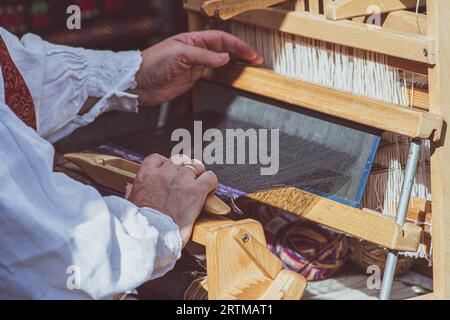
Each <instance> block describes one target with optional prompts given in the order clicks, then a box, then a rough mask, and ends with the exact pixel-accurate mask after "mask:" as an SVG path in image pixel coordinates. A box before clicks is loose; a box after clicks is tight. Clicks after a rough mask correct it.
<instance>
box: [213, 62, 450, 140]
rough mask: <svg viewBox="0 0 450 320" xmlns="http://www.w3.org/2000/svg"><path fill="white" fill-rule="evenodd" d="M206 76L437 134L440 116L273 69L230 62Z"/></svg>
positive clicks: (399, 128) (385, 126) (350, 116)
mask: <svg viewBox="0 0 450 320" xmlns="http://www.w3.org/2000/svg"><path fill="white" fill-rule="evenodd" d="M205 78H206V79H208V80H211V81H214V82H217V83H219V84H222V85H227V86H231V87H233V88H236V89H240V90H244V91H247V92H251V93H254V94H259V95H262V96H265V97H268V98H273V99H276V100H280V101H283V102H287V103H290V104H293V105H296V106H300V107H304V108H306V109H309V110H314V111H317V112H320V113H324V114H328V115H332V116H336V117H338V118H342V119H346V120H349V121H353V122H356V123H360V124H364V125H367V126H370V127H374V128H378V129H381V130H385V131H389V132H394V133H399V134H402V135H405V136H408V137H411V138H421V139H428V138H430V137H432V136H433V133H434V137H439V135H440V131H441V129H442V125H443V121H442V117H441V116H439V115H435V114H432V113H429V112H424V111H420V110H414V109H409V108H402V107H399V106H397V105H395V104H390V103H385V102H382V101H378V100H373V99H367V98H363V97H359V96H355V95H352V94H349V93H345V92H340V91H337V90H333V89H329V88H325V87H321V86H318V85H314V84H310V83H306V82H303V81H299V80H294V79H289V78H286V77H282V76H280V75H278V74H276V73H274V72H272V71H269V70H265V69H260V68H254V67H244V66H239V65H230V66H228V67H226V68H222V69H219V70H208V71H207V73H206V74H205Z"/></svg>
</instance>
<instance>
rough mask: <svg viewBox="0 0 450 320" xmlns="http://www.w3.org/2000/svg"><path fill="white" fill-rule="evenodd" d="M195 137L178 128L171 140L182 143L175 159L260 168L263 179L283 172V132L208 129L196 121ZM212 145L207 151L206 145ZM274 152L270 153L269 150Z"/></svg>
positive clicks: (175, 153) (273, 130)
mask: <svg viewBox="0 0 450 320" xmlns="http://www.w3.org/2000/svg"><path fill="white" fill-rule="evenodd" d="M193 135H194V136H192V134H191V132H190V131H188V130H187V129H176V130H175V131H173V133H172V137H171V140H172V141H173V142H178V144H177V145H176V146H175V147H174V148H173V149H172V156H176V155H179V154H184V155H186V156H188V157H189V158H195V159H197V160H199V161H201V162H203V163H204V164H205V165H213V164H219V165H221V164H227V165H235V164H238V165H239V164H249V165H259V166H260V174H261V175H263V176H273V175H276V174H277V173H278V171H279V169H280V150H279V149H280V131H279V130H278V129H271V130H269V129H247V130H244V129H225V130H224V131H223V130H219V129H208V130H206V131H205V132H203V124H202V122H201V121H195V122H194V132H193ZM205 142H206V143H208V142H209V144H208V145H207V146H206V147H205V148H203V143H205ZM269 150H270V151H269Z"/></svg>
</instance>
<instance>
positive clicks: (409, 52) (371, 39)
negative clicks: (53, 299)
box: [185, 0, 436, 64]
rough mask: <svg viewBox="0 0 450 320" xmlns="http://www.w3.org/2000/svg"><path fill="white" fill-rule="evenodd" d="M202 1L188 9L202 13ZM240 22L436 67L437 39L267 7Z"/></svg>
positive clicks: (191, 2) (190, 0)
mask: <svg viewBox="0 0 450 320" xmlns="http://www.w3.org/2000/svg"><path fill="white" fill-rule="evenodd" d="M196 3H198V0H188V1H187V3H186V5H185V7H186V8H187V9H189V10H197V11H198V12H200V6H196V5H195V4H196ZM234 19H235V20H237V21H242V22H245V23H249V24H253V25H257V26H261V27H267V28H270V29H274V30H280V31H282V32H287V33H291V34H296V35H301V36H304V37H307V38H312V39H317V40H321V41H326V42H330V43H336V44H341V45H343V46H348V47H352V48H357V49H362V50H367V51H372V52H378V53H382V54H386V55H388V56H392V57H397V58H402V59H406V60H412V61H416V62H420V63H425V64H435V60H436V46H435V41H434V39H433V38H431V37H428V36H426V35H416V34H410V33H404V32H399V31H394V30H390V29H388V30H383V29H370V28H368V27H367V25H366V24H364V23H357V22H353V21H347V20H343V21H330V20H327V19H326V18H325V17H324V16H323V15H315V14H311V13H309V12H297V11H286V10H282V9H278V8H267V9H261V10H255V11H251V12H246V13H244V14H241V15H239V16H237V17H235V18H234Z"/></svg>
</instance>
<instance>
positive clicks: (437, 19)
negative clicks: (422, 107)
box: [427, 0, 450, 299]
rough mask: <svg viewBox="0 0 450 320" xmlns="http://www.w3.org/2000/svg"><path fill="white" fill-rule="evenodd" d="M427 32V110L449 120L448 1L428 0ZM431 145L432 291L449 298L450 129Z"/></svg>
mask: <svg viewBox="0 0 450 320" xmlns="http://www.w3.org/2000/svg"><path fill="white" fill-rule="evenodd" d="M427 15H428V34H429V35H430V36H432V37H434V38H435V39H436V40H437V44H436V45H437V50H438V51H437V52H438V56H437V64H436V65H435V66H434V67H431V68H430V70H429V88H430V89H429V94H430V96H429V99H430V110H431V111H432V112H436V113H441V114H442V115H443V116H444V121H445V122H446V126H448V124H449V123H450V72H449V70H450V41H449V38H448V30H450V18H449V17H450V1H448V0H428V1H427ZM444 132H445V134H443V135H442V139H441V141H440V143H435V144H434V145H433V153H432V157H431V189H432V190H433V191H432V192H433V217H432V222H433V230H432V241H433V270H434V277H433V279H434V294H435V295H436V297H437V298H438V299H450V130H449V129H448V127H446V130H444Z"/></svg>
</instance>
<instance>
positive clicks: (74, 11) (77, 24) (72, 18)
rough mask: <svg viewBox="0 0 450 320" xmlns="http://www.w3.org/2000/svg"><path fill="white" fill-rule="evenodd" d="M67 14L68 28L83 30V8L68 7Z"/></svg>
mask: <svg viewBox="0 0 450 320" xmlns="http://www.w3.org/2000/svg"><path fill="white" fill-rule="evenodd" d="M66 13H67V14H68V15H69V17H68V18H67V20H66V26H67V29H69V30H80V29H81V8H80V7H79V6H77V5H71V6H68V7H67V10H66Z"/></svg>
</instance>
